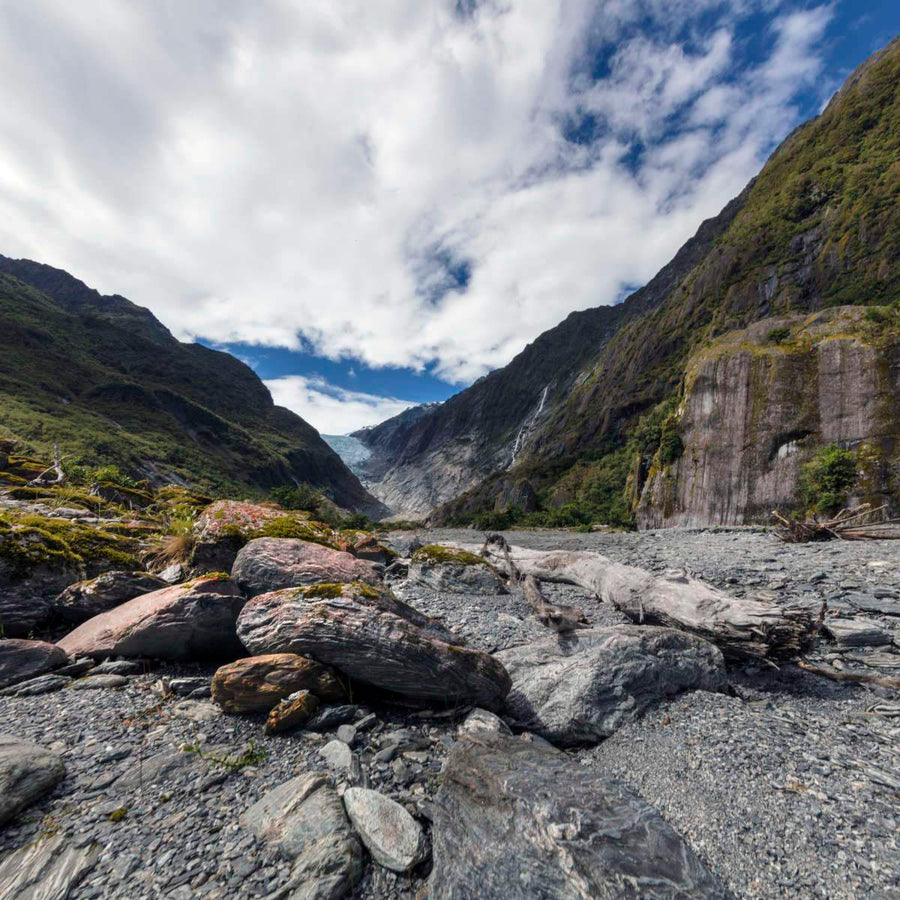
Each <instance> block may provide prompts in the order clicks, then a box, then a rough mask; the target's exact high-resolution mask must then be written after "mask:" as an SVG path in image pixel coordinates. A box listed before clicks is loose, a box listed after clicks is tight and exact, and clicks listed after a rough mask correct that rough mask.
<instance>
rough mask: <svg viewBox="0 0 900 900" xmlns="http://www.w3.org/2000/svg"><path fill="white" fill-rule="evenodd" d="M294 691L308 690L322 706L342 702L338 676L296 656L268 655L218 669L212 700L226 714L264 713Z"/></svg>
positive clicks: (324, 667)
mask: <svg viewBox="0 0 900 900" xmlns="http://www.w3.org/2000/svg"><path fill="white" fill-rule="evenodd" d="M296 691H310V692H311V693H313V694H315V695H316V697H318V698H319V699H320V700H324V701H325V702H326V703H333V702H340V701H341V700H344V699H346V696H347V695H346V691H345V689H344V686H343V683H342V682H341V680H340V678H339V676H338V673H337V672H335V670H334V669H332V668H330V667H329V666H323V665H322V664H321V663H317V662H316V661H315V660H312V659H307V658H306V657H304V656H299V655H298V654H296V653H269V654H265V655H263V656H251V657H246V658H244V659H238V660H235V662H233V663H228V664H227V665H224V666H221V667H220V668H219V669H218V670H217V671H216V674H215V675H213V679H212V697H213V699H214V700H215V701H216V703H218V704H219V705H220V706H221V707H222V709H224V710H225V711H226V712H230V713H246V712H268V711H269V710H270V709H272V708H273V707H274V706H276V705H277V704H278V702H279V701H280V700H283V699H284V698H285V697H288V696H290V695H291V694H293V693H295V692H296Z"/></svg>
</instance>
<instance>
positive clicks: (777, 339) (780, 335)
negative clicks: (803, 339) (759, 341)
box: [766, 326, 791, 344]
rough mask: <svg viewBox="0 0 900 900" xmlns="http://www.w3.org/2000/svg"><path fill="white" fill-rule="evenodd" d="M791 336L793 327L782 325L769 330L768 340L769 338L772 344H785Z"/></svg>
mask: <svg viewBox="0 0 900 900" xmlns="http://www.w3.org/2000/svg"><path fill="white" fill-rule="evenodd" d="M790 336H791V329H790V328H786V327H784V326H782V327H780V328H773V329H772V330H771V331H770V332H769V334H768V336H767V338H766V340H768V342H769V343H770V344H783V343H784V342H785V341H786V340H787V339H788V338H789V337H790Z"/></svg>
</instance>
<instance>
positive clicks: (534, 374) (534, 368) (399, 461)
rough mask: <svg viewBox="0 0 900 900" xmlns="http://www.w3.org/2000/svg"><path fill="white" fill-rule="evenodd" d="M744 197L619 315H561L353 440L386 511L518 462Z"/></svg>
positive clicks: (425, 506) (445, 496)
mask: <svg viewBox="0 0 900 900" xmlns="http://www.w3.org/2000/svg"><path fill="white" fill-rule="evenodd" d="M742 202H743V195H741V197H739V198H737V199H736V200H734V201H732V203H730V204H729V205H728V206H727V207H726V208H725V209H724V210H723V211H722V213H721V214H720V215H718V216H717V217H716V218H714V219H709V220H708V221H706V222H704V223H703V224H702V225H701V226H700V228H699V229H698V231H697V234H696V235H695V236H694V237H693V238H691V240H689V241H688V242H687V243H686V244H685V245H684V246H683V247H682V248H681V250H680V251H679V252H678V254H677V255H676V256H675V258H674V259H673V260H672V262H670V263H669V264H668V265H667V266H666V267H665V268H664V269H662V271H660V272H659V274H658V275H656V277H655V278H654V279H653V280H652V281H650V282H649V283H648V284H647V285H646V286H644V287H643V288H641V289H640V290H639V291H637V292H636V293H634V294H632V295H631V297H629V298H628V300H627V301H626V302H625V303H623V304H620V305H619V306H600V307H597V308H596V309H587V310H582V311H579V312H573V313H570V314H569V316H568V317H567V318H566V319H565V320H564V321H563V322H561V323H560V324H559V325H557V326H556V327H555V328H551V329H550V330H549V331H545V332H544V333H543V334H542V335H540V336H539V337H538V338H536V339H535V340H534V341H533V342H532V343H531V344H529V345H528V346H527V347H526V348H525V349H524V350H523V351H522V352H521V353H519V354H518V356H516V357H515V358H514V359H513V360H512V361H511V362H510V363H509V364H508V365H507V366H504V367H503V368H502V369H497V370H496V371H494V372H491V373H490V374H489V375H486V376H485V377H484V378H481V379H479V380H478V381H477V382H475V384H473V385H472V386H471V387H470V388H467V389H466V390H464V391H461V392H460V393H459V394H456V395H455V396H454V397H451V398H450V399H449V400H447V401H446V402H444V403H441V404H433V405H430V406H422V407H415V408H414V409H412V410H407V411H406V412H403V413H401V414H400V415H399V416H395V417H393V418H392V419H388V420H387V421H386V422H382V423H381V424H380V425H376V426H375V427H374V428H366V429H362V430H361V431H358V432H355V433H354V437H357V438H359V439H360V440H361V441H362V442H363V443H364V444H365V445H366V446H367V447H369V448H370V449H371V450H372V451H373V456H372V458H371V459H370V460H369V461H367V477H368V479H369V480H368V483H369V484H370V489H371V490H372V492H373V493H374V494H375V496H376V497H378V499H379V500H381V501H382V502H384V503H386V504H387V505H388V506H389V507H390V508H391V509H392V510H393V511H394V512H402V513H409V514H422V513H427V512H429V511H430V510H432V509H433V508H434V507H435V506H437V505H439V504H441V503H444V502H446V501H448V500H450V499H451V498H453V497H455V496H456V495H458V494H459V493H460V492H462V491H465V490H468V489H469V488H471V487H472V486H474V485H476V484H477V483H478V482H479V481H480V480H481V479H483V478H485V477H487V476H489V475H491V474H492V473H494V472H497V471H506V470H507V469H509V468H511V467H514V466H515V465H516V463H518V462H519V461H520V460H522V459H524V458H527V455H528V452H527V448H529V446H530V444H531V443H532V441H533V438H534V436H535V435H536V434H538V433H540V431H541V426H542V425H543V424H544V423H545V422H547V421H548V420H550V418H551V417H552V414H553V412H554V411H555V410H556V409H558V408H559V407H560V406H561V405H562V404H564V403H565V401H566V399H567V398H568V397H569V395H570V394H571V392H572V390H573V389H574V388H575V387H577V386H578V385H579V384H581V383H582V382H583V381H584V380H585V379H586V378H588V377H589V375H590V366H591V363H592V361H593V360H594V359H596V357H597V354H598V353H599V352H600V351H601V350H602V348H603V347H604V346H605V345H606V343H607V342H608V341H609V340H610V339H611V338H612V336H613V335H614V334H615V333H616V332H617V330H618V329H619V328H621V327H622V325H623V324H624V323H626V322H629V321H631V320H632V319H634V318H636V317H639V316H640V315H641V314H643V313H645V312H646V311H647V310H651V309H654V308H655V307H656V306H658V305H659V303H661V302H662V300H663V299H664V298H665V297H666V296H667V295H668V294H669V293H670V292H671V290H672V289H673V287H674V285H676V284H677V283H678V282H679V281H680V280H681V279H682V278H683V277H684V276H685V274H686V273H687V272H689V271H690V270H691V269H692V268H693V267H694V266H695V265H696V264H697V263H698V262H699V261H700V260H701V259H703V258H704V256H705V255H706V254H707V253H708V252H709V250H710V248H712V246H713V244H714V242H715V240H716V238H717V237H719V235H721V234H722V233H723V231H724V230H725V229H726V228H727V227H728V225H729V224H730V223H731V221H732V219H733V218H734V216H735V214H736V213H737V211H738V210H739V209H740V208H741V204H742Z"/></svg>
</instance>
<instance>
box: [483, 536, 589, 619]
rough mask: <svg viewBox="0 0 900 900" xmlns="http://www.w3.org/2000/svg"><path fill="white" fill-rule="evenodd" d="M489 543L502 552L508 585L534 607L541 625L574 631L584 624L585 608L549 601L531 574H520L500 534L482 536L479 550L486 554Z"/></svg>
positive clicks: (506, 542)
mask: <svg viewBox="0 0 900 900" xmlns="http://www.w3.org/2000/svg"><path fill="white" fill-rule="evenodd" d="M488 547H491V548H492V549H493V550H494V552H496V553H501V554H502V555H503V566H504V568H505V569H506V573H507V575H508V576H509V581H510V585H511V586H512V587H514V588H517V589H518V590H520V591H521V592H522V594H523V596H524V597H525V599H526V600H527V601H528V605H529V606H530V607H531V608H532V609H533V610H534V614H535V616H537V618H538V620H539V621H540V623H541V624H542V625H546V626H547V628H552V629H553V630H554V631H556V632H566V631H574V630H575V629H576V628H587V627H588V625H587V617H586V616H585V614H584V610H583V609H581V608H580V607H577V606H564V605H562V604H555V603H548V602H547V601H546V600H545V599H544V595H543V594H542V593H541V586H540V584H539V583H538V580H537V579H536V578H535V577H534V576H533V575H526V576H524V577H523V575H522V573H521V572H520V571H519V569H518V567H517V566H516V564H515V563H514V562H513V560H512V557H511V555H510V548H509V543H508V541H507V540H506V538H505V537H503V535H502V534H489V535H488V536H487V538H486V539H485V542H484V546H483V547H482V548H481V554H482V555H483V556H488V555H489V553H488V552H487V550H488Z"/></svg>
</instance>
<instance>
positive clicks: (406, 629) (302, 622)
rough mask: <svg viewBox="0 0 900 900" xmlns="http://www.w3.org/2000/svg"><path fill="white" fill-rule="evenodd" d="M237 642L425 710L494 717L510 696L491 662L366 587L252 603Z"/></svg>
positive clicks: (277, 595)
mask: <svg viewBox="0 0 900 900" xmlns="http://www.w3.org/2000/svg"><path fill="white" fill-rule="evenodd" d="M238 635H239V636H240V638H241V641H243V643H244V645H245V646H247V647H248V648H249V649H250V650H251V651H252V652H254V653H265V652H268V653H276V652H280V653H302V654H306V655H309V656H311V657H313V659H317V660H319V661H320V662H323V663H327V664H328V665H332V666H334V667H335V668H337V669H339V670H340V671H341V672H343V673H344V674H346V675H349V676H350V677H351V678H353V679H354V680H356V681H360V682H362V683H364V684H368V685H371V686H373V687H376V688H380V689H382V690H385V691H390V692H393V693H396V694H401V695H403V696H404V697H406V698H408V699H410V700H414V701H417V702H420V703H423V704H428V703H434V702H436V701H440V702H441V703H446V704H453V703H458V704H468V703H471V704H475V705H478V706H483V707H486V708H488V709H491V708H494V709H496V708H498V707H499V706H500V704H501V702H502V700H503V698H504V697H505V696H506V693H507V691H508V690H509V684H510V682H509V676H508V675H507V673H506V671H505V669H504V668H503V666H502V665H501V664H500V663H499V662H497V660H495V659H494V658H492V657H491V656H489V655H488V654H486V653H482V652H480V651H477V650H469V649H466V648H464V647H460V646H458V645H457V644H456V643H451V642H450V641H454V640H455V639H454V637H453V635H452V634H448V633H447V632H446V630H445V629H443V628H441V627H440V626H437V625H436V623H433V622H431V620H428V619H427V618H426V617H425V616H423V615H422V614H421V613H418V612H416V611H415V610H412V609H411V608H410V607H408V606H406V604H403V603H400V601H398V600H397V599H396V598H395V597H394V596H393V595H392V594H391V593H390V592H389V591H387V590H384V589H376V588H372V587H370V586H368V585H363V584H349V585H346V584H345V585H317V586H313V587H309V588H293V589H291V590H287V591H276V592H273V593H271V594H263V595H262V596H259V597H255V598H254V599H253V600H251V601H249V602H248V604H247V606H246V607H245V608H244V610H243V612H242V613H241V616H240V618H239V619H238ZM446 637H449V638H450V641H447V640H444V639H442V638H446Z"/></svg>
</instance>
